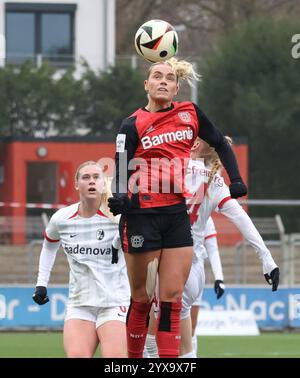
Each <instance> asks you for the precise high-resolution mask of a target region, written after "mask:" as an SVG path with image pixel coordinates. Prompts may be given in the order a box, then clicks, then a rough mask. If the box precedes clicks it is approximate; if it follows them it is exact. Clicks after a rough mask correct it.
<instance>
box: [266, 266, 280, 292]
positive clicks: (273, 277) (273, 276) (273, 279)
mask: <svg viewBox="0 0 300 378" xmlns="http://www.w3.org/2000/svg"><path fill="white" fill-rule="evenodd" d="M279 276H280V272H279V268H274V269H273V270H272V272H271V273H270V274H268V273H266V274H265V279H266V281H267V282H268V284H269V285H272V291H276V290H277V288H278V285H279Z"/></svg>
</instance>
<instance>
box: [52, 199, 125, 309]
mask: <svg viewBox="0 0 300 378" xmlns="http://www.w3.org/2000/svg"><path fill="white" fill-rule="evenodd" d="M78 206H79V203H76V204H73V205H71V206H68V207H65V208H63V209H60V210H58V211H57V212H56V213H55V214H54V215H53V216H52V218H51V219H50V222H49V224H48V226H47V228H46V231H45V238H46V239H47V240H48V241H49V242H58V241H60V243H61V245H62V247H63V250H64V252H65V254H66V255H67V258H68V262H69V265H70V278H69V303H70V305H73V306H96V307H112V306H120V305H123V306H126V305H128V304H129V298H130V289H129V283H128V277H127V270H126V265H125V259H124V256H123V253H120V252H119V262H118V263H117V264H112V263H111V258H112V248H111V247H112V241H113V238H114V236H115V234H116V233H117V232H118V225H117V224H114V223H112V222H111V220H110V219H109V218H107V217H106V216H105V215H104V214H103V213H102V212H101V211H100V210H98V212H97V214H95V215H94V216H92V217H90V218H82V217H81V216H79V214H78Z"/></svg>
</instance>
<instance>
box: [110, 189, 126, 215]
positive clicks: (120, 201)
mask: <svg viewBox="0 0 300 378" xmlns="http://www.w3.org/2000/svg"><path fill="white" fill-rule="evenodd" d="M108 207H109V209H110V211H111V213H112V214H113V215H115V216H116V215H118V214H126V213H127V212H128V211H129V210H130V209H131V207H132V203H131V201H130V199H129V198H128V196H127V194H125V195H121V196H120V195H119V196H115V197H110V198H109V199H108Z"/></svg>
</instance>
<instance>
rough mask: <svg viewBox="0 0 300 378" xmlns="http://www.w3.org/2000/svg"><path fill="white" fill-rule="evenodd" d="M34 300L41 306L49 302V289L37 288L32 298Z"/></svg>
mask: <svg viewBox="0 0 300 378" xmlns="http://www.w3.org/2000/svg"><path fill="white" fill-rule="evenodd" d="M32 299H33V300H34V301H35V303H37V304H38V305H40V306H42V305H44V304H45V303H47V302H49V298H48V296H47V288H46V287H45V286H37V287H36V288H35V292H34V294H33V296H32Z"/></svg>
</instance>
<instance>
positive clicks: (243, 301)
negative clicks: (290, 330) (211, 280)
mask: <svg viewBox="0 0 300 378" xmlns="http://www.w3.org/2000/svg"><path fill="white" fill-rule="evenodd" d="M201 308H203V309H205V310H251V311H252V312H253V313H254V317H255V320H256V321H257V325H258V327H259V328H262V329H267V328H270V329H282V328H286V327H300V288H283V289H279V290H277V291H276V292H272V290H271V287H269V288H258V287H242V286H239V287H226V290H225V294H224V295H223V297H222V298H220V299H219V300H217V299H216V294H215V292H214V290H213V289H211V288H206V289H205V290H204V292H203V297H202V304H201Z"/></svg>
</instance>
